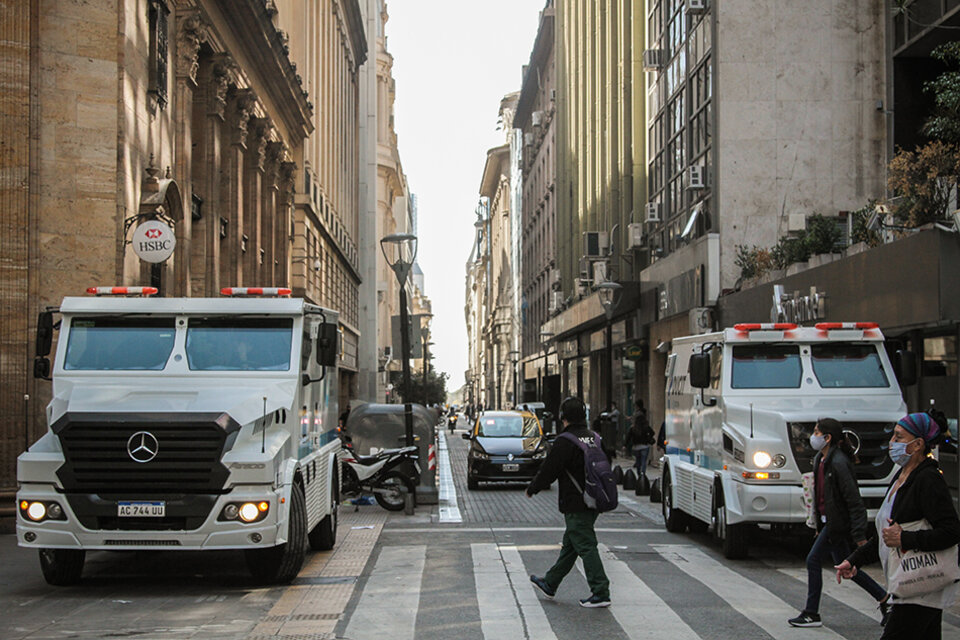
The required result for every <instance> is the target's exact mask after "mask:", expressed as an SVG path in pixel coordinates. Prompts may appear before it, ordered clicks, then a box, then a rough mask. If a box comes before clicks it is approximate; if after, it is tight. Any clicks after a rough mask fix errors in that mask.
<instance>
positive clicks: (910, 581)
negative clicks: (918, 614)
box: [886, 520, 960, 598]
mask: <svg viewBox="0 0 960 640" xmlns="http://www.w3.org/2000/svg"><path fill="white" fill-rule="evenodd" d="M900 527H901V528H902V529H903V530H904V531H924V530H927V529H932V528H933V527H931V526H930V523H929V522H927V521H926V520H916V521H914V522H907V523H901V524H900ZM888 554H889V555H888V557H887V564H886V570H887V591H889V592H890V593H892V594H893V595H895V596H896V597H897V598H915V597H917V596H924V595H927V594H930V593H934V592H936V591H941V590H942V589H944V588H946V587H948V586H950V585H951V584H953V583H954V582H957V581H958V580H960V566H957V545H953V546H952V547H948V548H946V549H941V550H940V551H917V550H910V551H903V550H902V549H900V548H899V547H896V548H893V549H888Z"/></svg>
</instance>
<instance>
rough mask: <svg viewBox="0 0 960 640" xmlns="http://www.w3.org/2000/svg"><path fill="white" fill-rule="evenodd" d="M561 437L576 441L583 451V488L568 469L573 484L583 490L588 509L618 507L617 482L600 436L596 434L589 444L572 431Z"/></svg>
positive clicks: (562, 434)
mask: <svg viewBox="0 0 960 640" xmlns="http://www.w3.org/2000/svg"><path fill="white" fill-rule="evenodd" d="M559 437H561V438H566V439H567V440H569V441H570V442H572V443H574V444H575V445H577V446H578V447H579V448H580V451H582V452H583V477H584V480H585V483H584V486H583V488H582V489H581V487H580V483H579V482H577V481H576V479H575V478H574V477H573V474H572V473H570V471H569V470H568V471H567V475H569V476H570V480H571V481H572V482H573V486H575V487H576V488H577V490H578V491H582V492H583V502H584V503H585V504H586V505H587V509H593V510H595V511H598V512H600V513H603V512H604V511H613V510H614V509H616V508H617V483H616V481H615V480H614V479H613V469H611V468H610V461H609V460H608V459H607V454H605V453H604V452H603V448H602V447H601V446H600V436H598V435H596V434H594V436H593V443H591V444H587V443H585V442H583V441H582V440H580V438H578V437H576V436H575V435H573V434H572V433H561V434H560V436H559Z"/></svg>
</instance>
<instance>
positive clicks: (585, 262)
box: [579, 256, 593, 283]
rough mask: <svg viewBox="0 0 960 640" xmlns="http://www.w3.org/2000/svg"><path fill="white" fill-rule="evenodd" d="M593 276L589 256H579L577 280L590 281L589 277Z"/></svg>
mask: <svg viewBox="0 0 960 640" xmlns="http://www.w3.org/2000/svg"><path fill="white" fill-rule="evenodd" d="M592 276H593V272H591V271H590V258H588V257H587V256H583V257H582V258H580V277H579V280H581V281H584V280H585V281H586V282H587V283H589V282H590V278H591V277H592Z"/></svg>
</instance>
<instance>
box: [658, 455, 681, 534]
mask: <svg viewBox="0 0 960 640" xmlns="http://www.w3.org/2000/svg"><path fill="white" fill-rule="evenodd" d="M671 485H672V483H671V482H670V470H669V469H667V468H666V467H664V469H663V483H662V486H663V496H662V501H661V511H662V512H663V525H664V526H665V527H666V528H667V531H669V532H670V533H683V532H684V531H686V529H687V514H685V513H684V512H683V511H681V510H680V509H676V508H674V506H673V487H672V486H671Z"/></svg>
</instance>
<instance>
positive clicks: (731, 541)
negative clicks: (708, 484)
mask: <svg viewBox="0 0 960 640" xmlns="http://www.w3.org/2000/svg"><path fill="white" fill-rule="evenodd" d="M717 496H718V498H717V501H716V507H715V508H714V514H713V537H714V538H716V539H717V540H719V541H720V547H721V549H722V550H723V557H725V558H729V559H731V560H739V559H740V558H745V557H747V548H748V541H749V534H750V526H749V525H748V524H746V523H740V524H727V508H726V507H725V506H724V504H723V490H722V489H721V488H719V487H718V488H717Z"/></svg>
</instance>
